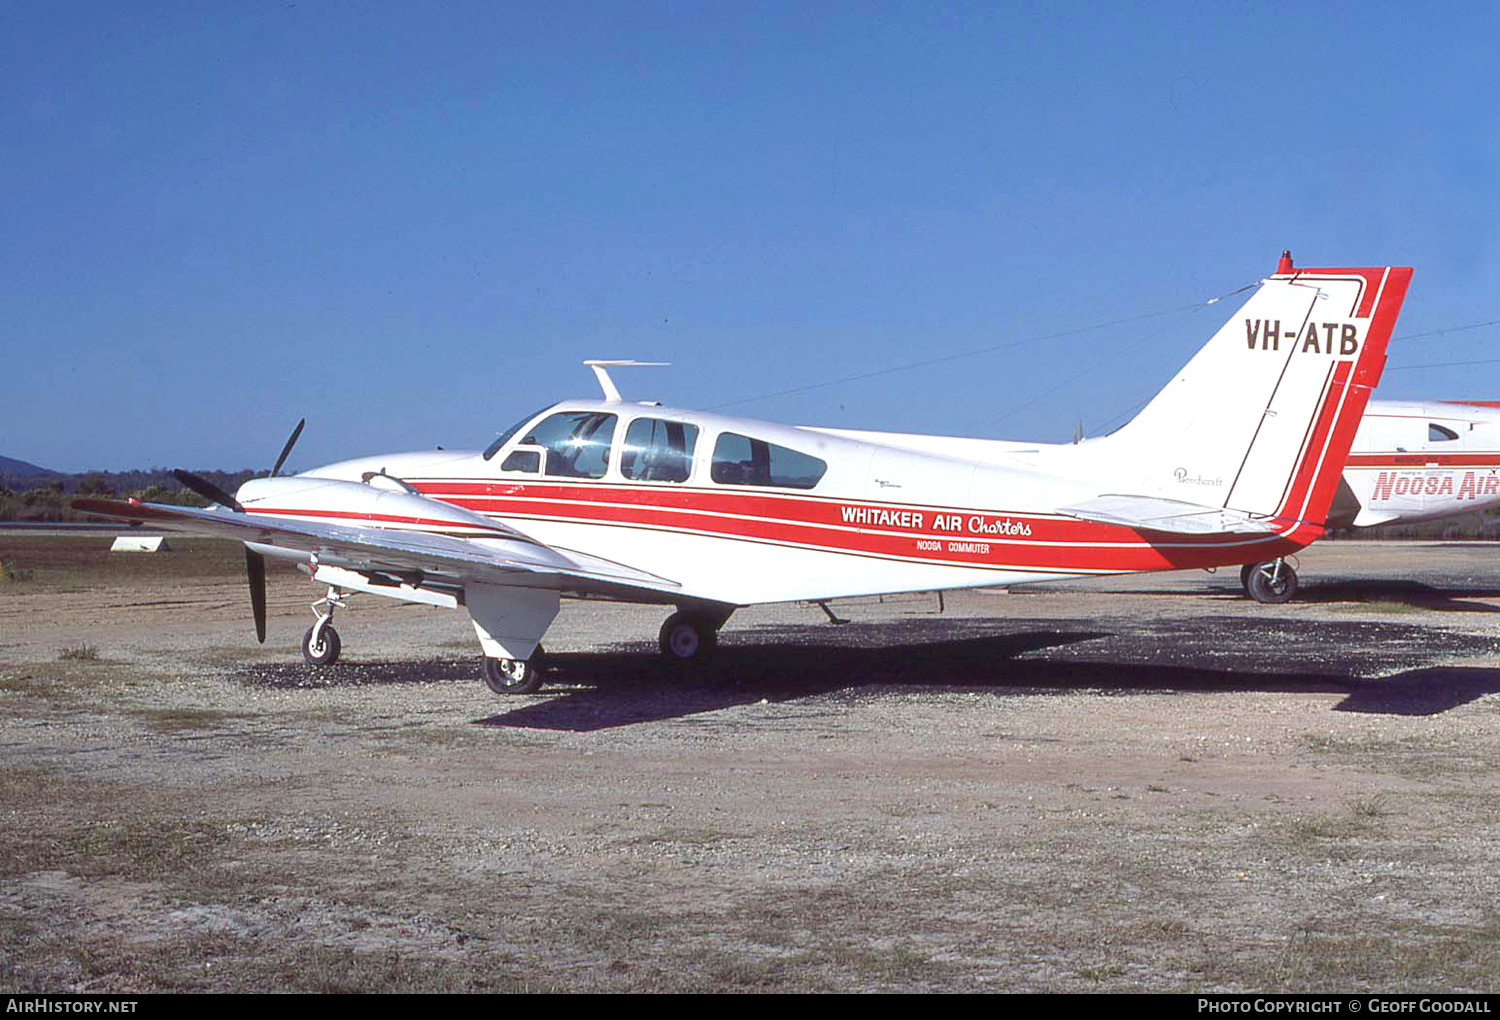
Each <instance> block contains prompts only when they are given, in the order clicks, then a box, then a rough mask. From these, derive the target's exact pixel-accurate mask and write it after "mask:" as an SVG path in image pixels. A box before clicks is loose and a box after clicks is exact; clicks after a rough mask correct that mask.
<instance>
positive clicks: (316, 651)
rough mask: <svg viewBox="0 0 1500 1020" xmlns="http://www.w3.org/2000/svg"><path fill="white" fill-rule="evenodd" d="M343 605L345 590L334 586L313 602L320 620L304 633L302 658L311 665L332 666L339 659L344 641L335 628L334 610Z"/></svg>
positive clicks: (314, 613) (313, 607) (314, 612)
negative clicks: (340, 638)
mask: <svg viewBox="0 0 1500 1020" xmlns="http://www.w3.org/2000/svg"><path fill="white" fill-rule="evenodd" d="M342 605H344V594H343V592H342V591H340V590H339V589H338V588H335V587H332V586H330V587H329V589H328V594H327V595H324V596H323V597H322V598H320V599H318V601H316V602H314V603H313V604H312V611H313V615H315V616H316V617H317V618H318V622H317V623H315V624H313V625H312V626H311V627H309V628H307V633H306V634H303V635H302V658H304V659H305V660H307V664H308V665H309V666H332V665H333V664H334V663H335V662H338V661H339V652H340V650H342V648H343V642H342V641H340V640H339V632H338V631H336V630H334V629H333V611H334V610H335V609H337V608H338V607H340V606H342ZM324 606H326V607H327V609H324V608H323V607H324Z"/></svg>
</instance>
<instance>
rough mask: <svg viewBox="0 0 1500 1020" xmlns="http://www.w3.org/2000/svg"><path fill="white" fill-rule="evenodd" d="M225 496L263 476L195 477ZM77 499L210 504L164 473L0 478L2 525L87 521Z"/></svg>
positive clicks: (202, 473)
mask: <svg viewBox="0 0 1500 1020" xmlns="http://www.w3.org/2000/svg"><path fill="white" fill-rule="evenodd" d="M193 473H194V474H196V475H199V476H200V477H203V478H206V479H208V480H209V481H210V482H213V483H214V484H215V485H217V486H218V487H219V488H221V489H223V490H224V491H225V492H230V493H233V492H234V491H235V490H236V489H238V488H239V487H240V486H241V485H243V484H244V483H245V482H246V481H248V480H249V479H251V478H255V477H257V476H258V475H264V474H265V473H266V472H264V471H251V470H250V469H248V468H245V469H243V470H240V471H195V472H193ZM79 496H92V497H95V498H101V497H102V498H106V499H126V498H135V499H139V500H140V501H141V502H143V503H171V504H174V505H176V506H206V505H207V500H205V499H203V498H202V497H200V496H199V495H198V494H197V493H196V492H193V491H192V490H191V489H185V488H183V487H182V484H181V483H180V482H178V481H177V479H176V478H174V477H173V476H172V472H171V471H169V470H168V469H166V468H149V469H143V470H137V471H85V472H81V473H79V474H71V475H63V474H49V475H19V476H17V475H3V474H0V521H81V520H88V519H89V516H88V515H87V514H84V513H82V512H80V511H76V510H74V509H73V500H74V499H75V498H77V497H79Z"/></svg>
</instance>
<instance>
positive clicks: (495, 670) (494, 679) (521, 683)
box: [484, 645, 547, 694]
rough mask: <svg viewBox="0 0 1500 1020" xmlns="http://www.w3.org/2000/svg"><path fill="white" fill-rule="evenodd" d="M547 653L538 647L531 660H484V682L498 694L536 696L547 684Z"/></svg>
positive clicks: (486, 658) (487, 658)
mask: <svg viewBox="0 0 1500 1020" xmlns="http://www.w3.org/2000/svg"><path fill="white" fill-rule="evenodd" d="M545 656H546V653H545V652H543V651H542V646H541V645H537V646H536V651H534V652H532V653H531V658H529V659H491V658H489V657H488V656H486V657H485V660H484V682H485V685H486V686H488V687H489V689H490V690H492V691H494V692H495V693H496V694H535V693H536V692H537V691H539V690H541V689H542V684H543V683H545V682H546V679H547V678H546V676H545V673H546V668H547V666H546V658H545Z"/></svg>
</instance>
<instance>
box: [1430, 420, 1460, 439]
mask: <svg viewBox="0 0 1500 1020" xmlns="http://www.w3.org/2000/svg"><path fill="white" fill-rule="evenodd" d="M1457 438H1458V433H1457V432H1454V431H1453V430H1452V429H1450V428H1444V427H1443V426H1441V425H1435V424H1433V423H1431V422H1428V424H1427V441H1428V442H1429V443H1446V442H1449V441H1450V440H1453V439H1457Z"/></svg>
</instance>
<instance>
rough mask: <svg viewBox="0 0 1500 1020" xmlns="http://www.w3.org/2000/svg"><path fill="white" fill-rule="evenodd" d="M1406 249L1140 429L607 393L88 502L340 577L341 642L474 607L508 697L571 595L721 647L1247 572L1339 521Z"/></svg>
mask: <svg viewBox="0 0 1500 1020" xmlns="http://www.w3.org/2000/svg"><path fill="white" fill-rule="evenodd" d="M1410 279H1411V270H1410V269H1408V268H1397V267H1376V268H1355V269H1294V268H1293V267H1292V263H1291V258H1290V257H1289V256H1287V255H1283V257H1282V260H1281V263H1280V265H1279V266H1278V267H1277V272H1276V273H1275V274H1273V275H1272V276H1270V277H1268V278H1267V279H1266V280H1264V281H1263V282H1262V283H1261V285H1260V286H1259V288H1258V289H1257V290H1256V291H1255V293H1254V294H1253V296H1251V298H1250V299H1249V300H1248V301H1247V302H1246V303H1245V304H1244V306H1243V307H1242V308H1240V310H1239V311H1238V312H1237V313H1236V314H1235V315H1234V317H1233V318H1231V319H1230V320H1229V321H1228V322H1227V323H1226V324H1225V325H1224V326H1223V327H1221V328H1220V329H1219V330H1218V332H1217V333H1215V334H1214V336H1213V337H1212V338H1211V339H1210V340H1209V341H1208V342H1207V344H1206V345H1204V346H1203V348H1202V349H1200V350H1199V351H1198V352H1197V354H1196V355H1194V356H1193V358H1192V359H1191V360H1190V361H1189V362H1188V363H1187V365H1186V366H1185V367H1184V368H1183V369H1182V370H1181V371H1179V372H1178V373H1177V375H1176V376H1175V377H1174V378H1173V379H1172V380H1171V381H1170V382H1168V383H1167V385H1166V386H1165V387H1164V388H1163V389H1162V390H1161V392H1160V393H1159V394H1158V395H1157V396H1156V397H1155V398H1154V399H1153V400H1152V401H1151V403H1150V404H1148V405H1147V406H1146V408H1145V409H1144V410H1143V411H1142V412H1141V413H1140V414H1139V415H1137V416H1136V417H1135V419H1133V420H1132V421H1131V422H1130V423H1129V424H1127V425H1125V426H1124V427H1123V428H1121V429H1119V430H1118V431H1116V432H1115V433H1113V434H1111V435H1109V436H1106V437H1102V438H1099V439H1091V440H1085V441H1083V442H1079V443H1076V444H1067V445H1059V446H1050V445H1038V444H1034V443H1014V442H1004V441H998V440H984V439H962V438H950V437H941V436H926V435H908V434H899V433H887V432H863V431H851V430H847V429H829V428H810V427H801V426H797V427H793V426H788V425H777V424H772V423H769V422H764V421H755V420H750V419H743V418H732V417H727V416H724V415H720V414H712V413H707V412H703V411H694V410H688V409H680V408H671V407H662V406H660V405H658V404H655V403H649V402H648V403H636V402H630V401H627V400H625V399H623V398H622V397H621V395H620V392H619V390H618V389H617V388H616V386H615V384H614V381H613V380H612V378H611V376H610V374H609V371H608V370H609V368H610V367H613V366H615V365H622V364H635V363H634V362H588V363H587V364H589V365H590V366H591V367H592V368H593V370H594V372H595V374H596V376H597V377H598V381H599V383H600V385H601V387H602V389H603V391H604V393H603V397H602V398H601V399H596V400H569V401H564V402H562V403H559V404H554V405H552V406H550V407H547V408H545V409H543V410H539V411H537V412H535V413H533V414H530V415H527V416H526V417H525V418H523V419H521V421H519V422H517V423H516V425H515V426H513V427H512V428H510V429H508V430H506V431H505V432H504V433H502V434H501V435H500V436H499V437H498V438H497V439H496V440H495V441H494V442H492V443H491V444H490V445H489V446H488V447H487V448H486V449H484V450H482V451H481V450H475V451H465V452H458V451H447V450H439V451H433V452H423V453H398V454H389V455H383V456H376V457H363V458H360V459H358V460H349V461H344V462H342V463H338V464H331V465H328V466H326V467H320V468H315V469H313V470H311V471H305V472H302V473H301V474H298V475H293V476H289V477H277V474H278V472H279V470H280V467H281V465H282V464H283V463H284V462H285V460H286V456H287V452H288V451H289V450H290V448H291V445H292V443H293V442H295V441H296V438H297V431H300V429H301V426H300V425H299V426H298V430H297V431H294V432H293V435H292V438H291V440H289V441H288V443H287V447H286V449H284V450H283V451H282V455H281V458H280V459H279V460H278V461H277V464H276V468H275V469H273V470H272V473H271V477H268V478H258V479H252V480H251V481H248V482H246V483H245V484H244V485H243V486H241V487H240V489H239V491H238V493H237V494H236V495H235V496H233V497H231V496H229V495H228V494H227V493H223V492H220V491H218V490H217V489H216V488H215V487H213V486H212V485H210V484H209V483H207V482H204V481H203V480H202V479H198V478H196V477H194V476H192V475H189V474H187V473H186V472H181V473H179V477H180V478H181V479H182V480H183V482H184V483H185V484H187V485H189V486H190V487H192V488H195V489H197V490H198V491H199V492H201V493H203V494H205V495H206V496H208V497H209V498H210V499H212V500H214V502H215V505H212V506H210V507H208V508H207V509H204V510H197V509H184V508H181V507H175V506H164V505H159V504H141V503H135V502H131V503H123V502H114V501H107V500H90V501H84V500H79V501H77V502H76V503H75V505H76V506H78V507H80V508H82V509H85V510H88V511H91V512H95V513H99V514H102V515H107V516H112V517H116V518H120V519H124V520H152V521H157V522H160V523H162V524H163V525H166V526H168V527H169V528H174V527H175V528H176V529H179V530H186V531H189V532H196V533H203V534H210V535H223V536H228V537H232V538H237V539H241V540H242V541H244V543H245V548H246V559H247V563H248V567H249V574H250V587H251V603H252V607H253V611H254V615H255V622H256V629H257V634H258V635H259V637H260V638H261V640H262V641H263V640H264V639H265V561H264V557H266V556H270V557H274V558H278V559H285V560H290V561H293V562H295V563H297V564H298V565H299V566H301V567H302V568H303V569H304V570H306V571H307V572H309V573H310V574H311V575H312V577H313V579H314V581H315V582H318V583H319V584H323V585H327V586H328V587H327V595H326V597H325V598H324V599H322V600H320V602H319V603H318V604H317V606H315V609H317V607H318V606H322V607H325V608H323V609H319V610H318V615H319V619H318V621H317V623H315V624H314V625H313V626H312V628H311V629H310V630H308V632H307V634H306V635H305V636H304V638H303V642H302V647H303V653H304V656H305V657H306V658H307V660H308V661H309V662H311V663H317V664H322V663H330V662H332V661H334V660H335V659H336V658H337V657H338V655H339V649H340V641H339V637H338V635H337V633H336V632H335V631H334V629H333V627H332V626H331V625H330V621H331V619H332V616H333V611H334V608H335V607H338V606H341V605H343V600H344V598H345V596H347V595H348V594H349V593H351V592H367V593H372V594H377V595H384V596H388V597H391V598H395V599H403V600H408V601H412V602H421V603H427V604H431V605H441V606H450V607H459V606H462V607H463V608H464V609H466V610H467V611H468V613H469V616H470V618H471V620H472V622H473V625H474V630H475V632H476V634H477V635H478V638H479V643H480V645H481V646H482V648H483V653H484V674H485V678H486V680H487V682H488V683H489V685H490V686H491V688H493V689H494V690H496V691H497V692H502V693H525V692H530V691H533V690H535V689H537V687H539V686H540V684H541V682H542V671H541V669H540V668H539V666H540V664H539V661H538V653H539V652H540V650H541V647H540V642H541V641H542V638H543V636H544V635H545V634H546V632H547V629H548V627H549V626H550V625H551V623H552V621H553V619H554V617H555V616H556V615H557V612H558V602H559V598H560V597H561V596H564V595H568V596H588V597H603V598H610V599H618V600H626V601H634V602H646V603H656V604H661V605H664V606H675V607H676V611H675V612H674V613H672V615H671V616H670V617H669V618H668V619H667V621H666V622H665V623H664V624H663V626H662V628H661V632H660V645H661V650H662V652H663V654H664V655H665V656H666V657H667V658H668V659H669V660H673V661H676V662H678V663H694V662H698V661H701V660H703V659H704V658H705V657H706V656H707V655H708V654H709V653H710V652H711V651H712V649H713V647H714V645H715V643H716V636H717V633H718V630H719V628H720V627H721V626H722V625H723V624H724V622H725V621H726V620H727V619H728V617H729V615H730V614H731V613H732V612H734V610H735V609H736V608H737V607H741V606H746V605H750V604H754V603H766V602H788V601H803V600H806V601H814V602H816V601H821V600H825V599H832V598H839V597H844V596H855V595H871V594H876V593H893V592H903V591H930V590H941V589H950V588H975V587H990V586H1004V585H1008V584H1014V583H1020V582H1034V581H1050V580H1058V579H1063V578H1076V577H1083V576H1091V575H1102V574H1120V573H1132V572H1137V571H1153V570H1178V569H1182V568H1186V567H1210V566H1228V565H1238V564H1241V563H1245V562H1248V561H1252V560H1254V561H1261V560H1271V559H1276V558H1278V557H1282V556H1285V555H1287V554H1289V553H1291V552H1294V551H1295V550H1297V549H1299V548H1302V547H1303V546H1306V545H1307V544H1308V543H1310V542H1312V541H1314V540H1316V539H1317V538H1319V537H1321V536H1322V535H1323V533H1324V526H1325V524H1326V523H1327V521H1328V515H1329V509H1330V506H1331V505H1332V502H1333V497H1334V492H1335V490H1336V489H1337V488H1338V485H1339V479H1340V475H1341V472H1342V471H1343V470H1344V463H1345V459H1346V457H1347V456H1348V454H1349V449H1350V445H1351V443H1352V442H1353V440H1354V435H1355V431H1356V429H1357V428H1358V426H1359V423H1360V419H1361V416H1362V415H1363V413H1364V410H1365V405H1366V403H1367V401H1368V399H1369V395H1370V391H1371V389H1372V388H1373V387H1374V386H1375V385H1376V383H1377V382H1378V381H1379V379H1380V373H1381V370H1382V368H1383V366H1384V364H1385V350H1386V343H1387V341H1388V340H1389V339H1390V336H1391V330H1392V329H1393V327H1394V326H1395V322H1396V316H1397V313H1398V312H1399V311H1400V308H1401V303H1402V300H1403V298H1404V297H1405V295H1406V289H1407V285H1408V283H1409V281H1410Z"/></svg>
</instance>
